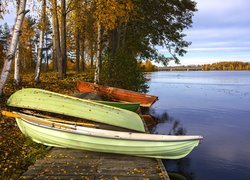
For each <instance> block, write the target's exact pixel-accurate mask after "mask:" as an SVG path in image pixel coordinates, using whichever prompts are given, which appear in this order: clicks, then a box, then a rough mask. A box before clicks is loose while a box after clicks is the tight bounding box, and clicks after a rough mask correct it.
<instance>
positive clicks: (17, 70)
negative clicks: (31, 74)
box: [14, 45, 21, 86]
mask: <svg viewBox="0 0 250 180" xmlns="http://www.w3.org/2000/svg"><path fill="white" fill-rule="evenodd" d="M19 53H20V52H19V45H17V49H16V55H15V66H14V69H15V70H14V85H15V86H19V84H20V80H21V76H20V56H19Z"/></svg>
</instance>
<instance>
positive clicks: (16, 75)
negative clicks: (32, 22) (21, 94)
mask: <svg viewBox="0 0 250 180" xmlns="http://www.w3.org/2000/svg"><path fill="white" fill-rule="evenodd" d="M19 1H20V0H16V13H17V15H18V9H19ZM19 53H20V52H19V45H18V43H17V50H16V55H15V66H14V86H19V84H20V81H21V76H20V56H19Z"/></svg>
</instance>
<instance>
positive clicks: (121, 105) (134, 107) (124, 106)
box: [94, 101, 140, 112]
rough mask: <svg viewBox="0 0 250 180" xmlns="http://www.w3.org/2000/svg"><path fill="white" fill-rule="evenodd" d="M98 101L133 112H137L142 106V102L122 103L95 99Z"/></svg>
mask: <svg viewBox="0 0 250 180" xmlns="http://www.w3.org/2000/svg"><path fill="white" fill-rule="evenodd" d="M94 102H96V103H100V104H105V105H108V106H113V107H117V108H121V109H126V110H129V111H132V112H136V111H137V110H138V108H139V107H140V103H126V102H125V103H122V102H112V101H94Z"/></svg>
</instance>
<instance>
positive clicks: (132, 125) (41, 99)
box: [7, 88, 145, 132]
mask: <svg viewBox="0 0 250 180" xmlns="http://www.w3.org/2000/svg"><path fill="white" fill-rule="evenodd" d="M7 105H8V106H12V107H19V108H26V109H32V110H39V111H46V112H51V113H57V114H62V115H67V116H72V117H77V118H83V119H87V120H91V121H95V122H100V123H104V124H109V125H113V126H118V127H123V128H127V129H131V130H136V131H140V132H145V128H144V124H143V122H142V120H141V118H140V116H139V115H138V114H136V113H134V112H131V111H128V110H124V109H120V108H117V107H111V106H108V105H105V104H100V103H96V102H93V101H90V100H85V99H79V98H75V97H72V96H66V95H62V94H58V93H54V92H50V91H46V90H42V89H35V88H26V89H22V90H19V91H17V92H15V93H14V94H12V95H11V96H10V98H9V99H8V101H7Z"/></svg>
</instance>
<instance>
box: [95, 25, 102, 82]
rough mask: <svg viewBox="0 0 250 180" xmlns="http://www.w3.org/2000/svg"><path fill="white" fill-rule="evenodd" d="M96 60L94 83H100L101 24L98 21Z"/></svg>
mask: <svg viewBox="0 0 250 180" xmlns="http://www.w3.org/2000/svg"><path fill="white" fill-rule="evenodd" d="M96 56H97V61H96V69H95V79H94V83H95V84H99V83H100V66H101V25H100V23H98V25H97V54H96Z"/></svg>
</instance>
